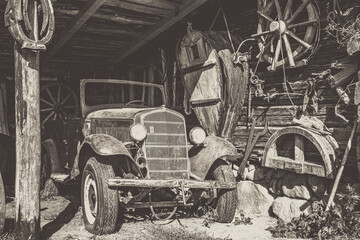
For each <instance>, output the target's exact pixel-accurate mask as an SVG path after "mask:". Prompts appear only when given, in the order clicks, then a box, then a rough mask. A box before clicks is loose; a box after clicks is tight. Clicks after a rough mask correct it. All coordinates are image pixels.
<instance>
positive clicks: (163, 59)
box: [160, 48, 170, 106]
mask: <svg viewBox="0 0 360 240" xmlns="http://www.w3.org/2000/svg"><path fill="white" fill-rule="evenodd" d="M160 55H161V70H162V77H163V78H165V79H162V80H163V81H164V85H163V86H164V89H165V94H166V103H165V104H166V106H169V100H170V97H169V81H168V79H169V78H168V77H167V70H168V69H167V66H166V65H168V62H167V61H169V59H166V52H165V49H163V48H161V49H160Z"/></svg>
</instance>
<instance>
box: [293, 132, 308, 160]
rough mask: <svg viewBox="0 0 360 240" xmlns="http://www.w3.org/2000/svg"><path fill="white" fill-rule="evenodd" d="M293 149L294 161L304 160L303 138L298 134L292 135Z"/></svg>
mask: <svg viewBox="0 0 360 240" xmlns="http://www.w3.org/2000/svg"><path fill="white" fill-rule="evenodd" d="M294 142H295V144H294V151H295V161H297V162H304V161H305V154H304V138H303V137H302V136H300V135H295V136H294Z"/></svg>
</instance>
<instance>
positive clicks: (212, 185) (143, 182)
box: [107, 178, 236, 189]
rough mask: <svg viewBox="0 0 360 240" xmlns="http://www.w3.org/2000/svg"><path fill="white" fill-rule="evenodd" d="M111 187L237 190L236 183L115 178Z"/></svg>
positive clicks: (109, 184) (110, 182) (110, 184)
mask: <svg viewBox="0 0 360 240" xmlns="http://www.w3.org/2000/svg"><path fill="white" fill-rule="evenodd" d="M107 183H108V186H109V187H140V188H174V187H179V188H200V189H202V188H204V189H235V188H236V182H220V181H208V180H204V181H200V180H192V179H171V180H153V179H124V178H113V179H109V180H108V182H107Z"/></svg>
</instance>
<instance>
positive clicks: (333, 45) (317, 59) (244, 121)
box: [232, 3, 359, 176]
mask: <svg viewBox="0 0 360 240" xmlns="http://www.w3.org/2000/svg"><path fill="white" fill-rule="evenodd" d="M319 8H320V9H321V26H322V30H321V40H320V48H319V50H318V51H317V52H316V53H315V54H314V55H313V57H312V58H311V60H310V62H309V64H308V66H305V67H301V68H295V69H287V70H286V78H287V80H288V81H289V82H290V83H291V86H292V87H293V90H294V93H299V94H300V95H298V96H291V99H292V101H293V103H294V104H295V105H296V107H299V106H301V105H302V104H303V98H304V93H305V91H306V88H307V86H308V84H307V79H308V78H309V77H311V74H312V73H320V72H322V71H324V70H326V69H329V68H330V65H331V63H333V62H334V61H341V60H342V59H344V58H347V57H348V56H347V53H346V48H341V47H339V44H338V43H337V42H336V40H335V39H334V38H333V37H331V36H329V35H328V34H327V33H326V31H325V29H324V28H325V27H326V24H327V22H326V15H327V12H326V7H325V5H321V4H320V3H319ZM232 21H233V22H234V21H237V22H241V24H240V25H239V27H238V28H237V30H236V32H237V33H238V34H240V36H241V37H243V38H244V39H246V38H248V37H249V36H250V35H251V34H253V33H254V32H255V29H256V23H257V16H256V14H255V13H254V12H251V11H250V12H248V13H247V14H246V15H242V16H241V15H238V16H236V15H235V16H233V18H232ZM254 47H255V48H256V46H255V45H254ZM348 61H352V62H356V61H357V62H359V59H358V58H356V57H353V58H350V59H348ZM256 62H257V59H253V62H252V63H251V66H252V68H254V65H255V64H256ZM260 72H261V73H259V74H258V75H259V77H260V79H262V80H265V84H264V92H265V93H266V92H267V91H269V90H276V91H278V92H284V90H283V87H282V85H283V83H284V76H283V71H282V70H281V69H280V70H278V71H276V72H267V71H266V70H265V68H260ZM334 73H336V71H333V72H332V74H334ZM356 81H358V80H357V79H356V75H354V82H356ZM346 86H347V84H344V85H342V87H343V88H344V89H345V88H346ZM354 87H355V86H351V87H349V92H348V93H349V97H350V99H351V103H353V101H352V100H353V96H354V95H353V94H354ZM316 89H317V91H318V94H319V109H318V112H313V113H312V115H313V116H316V117H317V118H319V119H320V120H322V121H323V122H324V123H325V125H326V126H327V127H328V128H333V131H334V132H333V136H334V138H335V139H336V140H337V142H338V143H339V145H340V152H339V154H340V156H342V155H343V152H344V150H345V146H346V143H347V140H348V139H349V136H350V132H351V126H349V125H348V124H347V123H346V122H344V121H343V120H341V119H340V118H338V117H336V116H335V111H334V109H335V106H336V103H337V102H338V100H339V96H338V94H337V92H336V90H335V88H331V87H330V86H329V84H327V83H322V84H318V85H317V86H316ZM252 107H253V109H254V117H255V118H256V120H257V128H256V130H255V134H256V133H257V132H259V131H261V130H262V129H263V126H264V125H265V119H267V120H268V122H269V126H270V131H271V132H275V131H276V130H279V129H281V128H283V127H286V126H291V125H294V124H293V122H292V119H293V116H292V112H294V111H295V109H294V107H293V105H292V103H291V101H290V100H289V97H288V96H287V95H286V94H285V95H283V96H277V97H275V98H274V99H272V100H270V101H269V102H267V101H266V100H262V99H257V98H254V99H253V102H252ZM246 113H247V111H246V109H245V110H244V111H243V115H242V116H241V117H240V118H239V122H238V125H237V128H236V129H235V133H234V136H233V138H232V142H233V143H234V144H235V146H236V147H237V148H238V150H239V152H240V153H244V151H245V146H246V142H247V138H248V135H249V131H250V127H248V118H247V114H246ZM355 115H356V110H355V108H354V107H352V106H349V107H347V108H346V109H345V112H344V116H345V117H347V118H350V119H351V118H353V117H354V116H355ZM270 136H271V134H267V135H265V136H264V137H262V138H260V139H259V141H258V143H257V144H256V146H255V148H254V150H253V152H252V154H251V155H250V160H254V161H258V160H259V159H260V158H261V157H262V154H263V151H264V146H265V143H266V142H267V140H268V139H269V137H270ZM353 146H354V147H353V148H352V149H351V151H350V154H349V159H348V163H347V168H346V169H347V172H348V174H350V175H353V176H356V175H357V168H356V151H355V148H356V143H354V145H353ZM306 147H307V148H308V149H310V150H311V148H312V147H311V146H305V148H306Z"/></svg>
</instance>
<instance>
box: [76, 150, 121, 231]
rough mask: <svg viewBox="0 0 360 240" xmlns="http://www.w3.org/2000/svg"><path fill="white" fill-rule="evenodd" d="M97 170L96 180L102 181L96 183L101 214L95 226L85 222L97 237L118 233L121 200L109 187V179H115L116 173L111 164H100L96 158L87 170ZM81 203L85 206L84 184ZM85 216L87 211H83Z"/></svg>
mask: <svg viewBox="0 0 360 240" xmlns="http://www.w3.org/2000/svg"><path fill="white" fill-rule="evenodd" d="M88 168H90V171H91V170H93V171H94V170H95V172H93V174H95V178H97V179H99V180H100V181H96V183H97V188H98V194H99V203H98V204H99V208H100V209H99V212H98V216H97V217H96V220H95V223H94V224H93V225H91V224H89V223H87V221H85V217H84V222H85V228H86V229H87V230H88V231H89V232H91V233H93V234H96V235H102V234H110V233H113V232H115V231H116V224H117V220H118V211H119V200H118V193H117V191H116V190H113V189H109V188H108V186H107V180H108V179H109V178H114V177H115V173H114V170H113V168H112V166H111V165H110V164H106V163H103V162H99V161H98V160H97V159H96V158H95V157H92V158H90V159H89V161H88V162H87V163H86V166H85V170H88ZM84 179H85V174H84V175H83V180H82V181H84ZM81 194H82V197H81V201H82V205H83V194H84V193H83V183H82V189H81ZM83 215H85V211H84V209H83Z"/></svg>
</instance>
